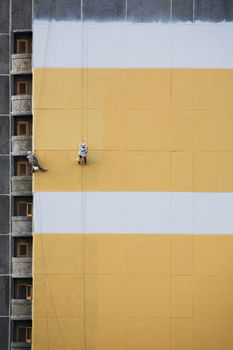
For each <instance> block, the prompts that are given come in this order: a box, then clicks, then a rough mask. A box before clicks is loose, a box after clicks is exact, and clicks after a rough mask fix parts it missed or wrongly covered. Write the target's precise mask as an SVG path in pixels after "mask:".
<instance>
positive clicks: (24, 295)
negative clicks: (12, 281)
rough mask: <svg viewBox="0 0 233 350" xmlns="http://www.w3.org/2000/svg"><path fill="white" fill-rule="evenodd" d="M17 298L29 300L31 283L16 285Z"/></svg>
mask: <svg viewBox="0 0 233 350" xmlns="http://www.w3.org/2000/svg"><path fill="white" fill-rule="evenodd" d="M17 299H23V300H31V299H32V285H31V284H19V285H18V286H17Z"/></svg>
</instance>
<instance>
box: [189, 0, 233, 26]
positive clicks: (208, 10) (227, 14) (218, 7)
mask: <svg viewBox="0 0 233 350" xmlns="http://www.w3.org/2000/svg"><path fill="white" fill-rule="evenodd" d="M195 9H196V11H195V19H197V20H199V21H214V22H221V21H224V20H228V21H230V20H232V19H233V0H195Z"/></svg>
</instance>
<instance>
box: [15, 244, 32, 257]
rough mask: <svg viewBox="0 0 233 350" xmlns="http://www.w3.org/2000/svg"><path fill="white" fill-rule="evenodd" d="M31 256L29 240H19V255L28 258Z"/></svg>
mask: <svg viewBox="0 0 233 350" xmlns="http://www.w3.org/2000/svg"><path fill="white" fill-rule="evenodd" d="M28 256H29V245H28V242H18V244H17V257H18V258H26V257H28Z"/></svg>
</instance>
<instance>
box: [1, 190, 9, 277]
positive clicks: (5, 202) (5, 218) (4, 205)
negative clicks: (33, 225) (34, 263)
mask: <svg viewBox="0 0 233 350" xmlns="http://www.w3.org/2000/svg"><path fill="white" fill-rule="evenodd" d="M0 213H1V216H0V234H1V233H8V232H9V196H1V195H0ZM0 246H1V245H0ZM0 266H1V264H0ZM0 271H1V268H0Z"/></svg>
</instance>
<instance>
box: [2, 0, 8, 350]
mask: <svg viewBox="0 0 233 350" xmlns="http://www.w3.org/2000/svg"><path fill="white" fill-rule="evenodd" d="M9 6H10V1H9V0H1V1H0V350H8V345H9V344H8V340H9V339H8V338H9V334H8V333H9V320H10V319H9V295H10V291H9V289H10V276H9V273H10V271H9V266H10V257H9V239H10V236H9V232H10V227H9V220H10V218H9V212H10V196H9V190H10V188H9V187H10V186H9V185H10V177H9V168H10V155H9V152H10V150H9V144H10V143H9V136H10V135H9V124H10V116H9V75H8V74H9V60H10V57H9V33H10V29H9V13H10V7H9Z"/></svg>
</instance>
